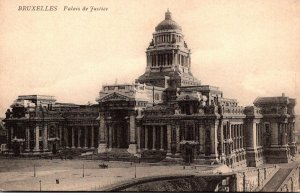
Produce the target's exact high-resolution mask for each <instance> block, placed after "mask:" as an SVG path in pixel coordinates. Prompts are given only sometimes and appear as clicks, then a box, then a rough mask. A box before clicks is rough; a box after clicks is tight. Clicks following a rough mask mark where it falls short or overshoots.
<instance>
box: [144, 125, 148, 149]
mask: <svg viewBox="0 0 300 193" xmlns="http://www.w3.org/2000/svg"><path fill="white" fill-rule="evenodd" d="M145 150H148V125H145Z"/></svg>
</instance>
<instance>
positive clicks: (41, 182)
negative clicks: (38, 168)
mask: <svg viewBox="0 0 300 193" xmlns="http://www.w3.org/2000/svg"><path fill="white" fill-rule="evenodd" d="M39 182H40V192H41V191H42V180H40V181H39Z"/></svg>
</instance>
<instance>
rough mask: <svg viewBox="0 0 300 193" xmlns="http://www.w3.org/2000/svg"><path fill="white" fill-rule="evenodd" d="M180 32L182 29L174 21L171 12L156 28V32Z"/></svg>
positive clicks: (166, 14) (167, 13)
mask: <svg viewBox="0 0 300 193" xmlns="http://www.w3.org/2000/svg"><path fill="white" fill-rule="evenodd" d="M174 29H175V30H176V29H177V30H180V31H181V27H180V26H179V25H178V24H177V23H176V22H175V21H173V20H172V14H171V12H169V10H168V11H167V12H166V13H165V20H163V21H162V22H160V23H159V24H158V25H157V26H156V27H155V31H161V30H174Z"/></svg>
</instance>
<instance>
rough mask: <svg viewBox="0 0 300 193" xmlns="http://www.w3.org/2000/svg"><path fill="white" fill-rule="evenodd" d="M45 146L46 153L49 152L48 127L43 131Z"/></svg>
mask: <svg viewBox="0 0 300 193" xmlns="http://www.w3.org/2000/svg"><path fill="white" fill-rule="evenodd" d="M43 146H44V151H47V150H48V126H47V125H45V126H44V131H43Z"/></svg>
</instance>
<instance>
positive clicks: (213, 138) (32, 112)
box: [4, 11, 297, 167]
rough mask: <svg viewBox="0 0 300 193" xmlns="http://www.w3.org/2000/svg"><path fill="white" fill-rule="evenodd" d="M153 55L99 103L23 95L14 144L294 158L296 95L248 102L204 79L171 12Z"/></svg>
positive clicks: (11, 125) (234, 160)
mask: <svg viewBox="0 0 300 193" xmlns="http://www.w3.org/2000/svg"><path fill="white" fill-rule="evenodd" d="M146 58H147V64H146V70H145V73H144V74H143V75H141V76H140V77H138V78H137V79H136V81H135V83H134V84H111V85H105V86H103V87H102V90H101V91H100V93H99V96H98V98H97V99H96V100H97V102H98V104H93V105H76V104H68V103H58V102H56V100H55V98H54V97H53V96H43V95H26V96H19V97H18V98H17V99H16V101H15V102H14V103H13V104H12V105H11V109H8V110H7V112H6V119H5V120H4V121H5V124H6V128H7V130H8V132H7V133H8V135H7V141H8V144H7V146H8V150H9V151H10V152H14V151H18V152H19V153H22V154H38V153H44V152H51V151H53V149H57V150H59V149H64V148H70V149H72V148H74V149H76V148H82V149H84V148H85V149H94V150H95V151H94V152H95V153H97V154H101V153H105V152H113V151H116V150H123V151H127V152H129V153H130V154H132V155H135V156H140V155H141V154H142V153H143V152H146V151H154V152H155V151H156V152H164V153H165V157H166V158H165V159H170V160H172V159H173V160H176V159H177V160H183V161H186V162H195V161H199V162H201V161H203V163H205V162H206V163H211V162H212V161H214V162H218V163H224V164H226V165H228V166H230V167H237V166H258V165H260V164H262V163H280V162H288V161H289V160H291V157H292V156H294V155H295V154H296V152H297V151H296V145H295V137H294V136H295V135H294V132H295V125H294V122H295V120H294V119H295V113H294V107H295V104H296V101H295V99H292V98H289V97H286V96H285V95H284V94H282V96H278V97H258V98H256V99H255V101H254V106H247V107H242V106H238V102H237V100H235V99H228V98H224V96H223V92H222V91H221V90H220V89H219V88H218V87H215V86H210V85H202V84H201V82H200V80H198V79H196V78H195V77H194V76H193V74H192V71H191V65H192V62H191V50H190V49H189V47H188V44H187V42H186V41H185V39H184V35H183V33H182V28H181V27H180V26H179V25H178V24H177V23H176V22H175V21H174V20H173V19H172V16H171V13H170V12H169V11H167V12H166V13H165V19H164V20H163V21H162V22H160V23H159V24H158V25H157V26H156V27H155V32H154V33H153V38H152V40H151V42H150V44H149V47H148V48H147V49H146ZM15 144H18V145H17V146H16V145H15ZM16 148H17V149H16Z"/></svg>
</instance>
